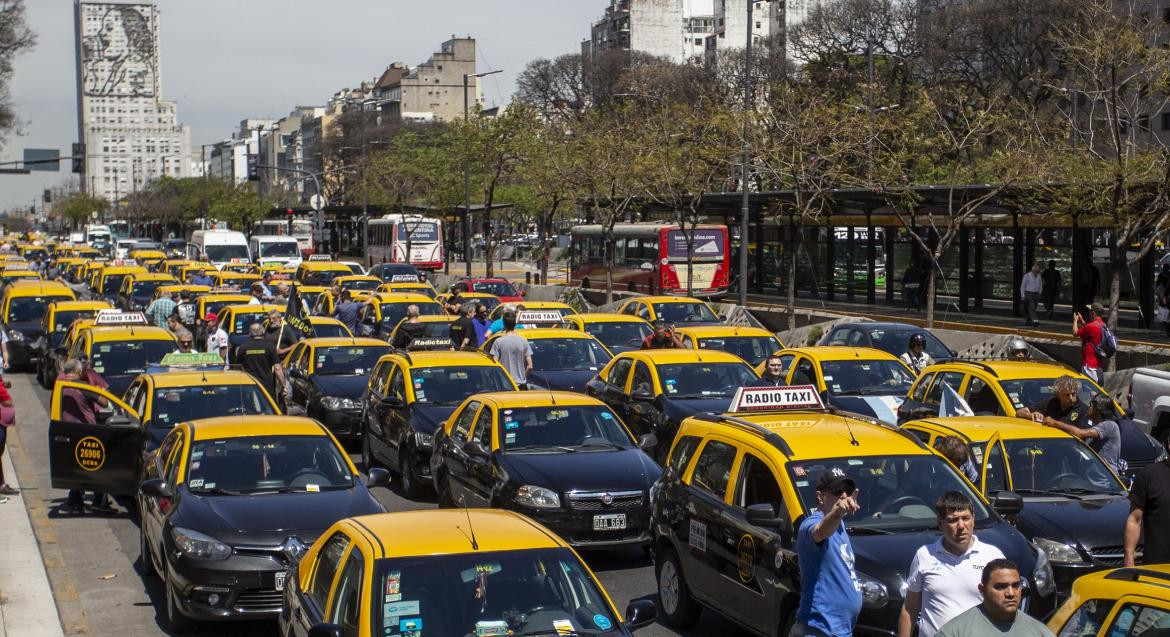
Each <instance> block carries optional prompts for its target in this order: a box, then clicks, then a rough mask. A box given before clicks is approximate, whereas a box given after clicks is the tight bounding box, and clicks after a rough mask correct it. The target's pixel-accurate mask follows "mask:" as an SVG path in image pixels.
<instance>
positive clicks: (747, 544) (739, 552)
mask: <svg viewBox="0 0 1170 637" xmlns="http://www.w3.org/2000/svg"><path fill="white" fill-rule="evenodd" d="M735 554H736V562H737V563H738V565H739V581H741V582H743V583H744V584H747V583H748V582H750V581H752V578H754V577H755V576H756V568H755V567H756V541H755V539H753V538H752V536H750V535H745V536H743V537H741V538H739V546H738V547H736V551H735Z"/></svg>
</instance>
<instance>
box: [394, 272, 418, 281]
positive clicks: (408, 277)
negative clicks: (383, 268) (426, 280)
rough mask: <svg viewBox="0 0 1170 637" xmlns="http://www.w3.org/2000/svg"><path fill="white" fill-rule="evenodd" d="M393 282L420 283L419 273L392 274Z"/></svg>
mask: <svg viewBox="0 0 1170 637" xmlns="http://www.w3.org/2000/svg"><path fill="white" fill-rule="evenodd" d="M390 282H391V283H418V275H417V274H392V275H390Z"/></svg>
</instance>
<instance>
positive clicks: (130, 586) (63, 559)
mask: <svg viewBox="0 0 1170 637" xmlns="http://www.w3.org/2000/svg"><path fill="white" fill-rule="evenodd" d="M7 378H8V380H10V381H12V389H11V393H12V397H13V399H14V401H15V403H16V405H17V411H18V426H17V427H16V431H15V435H11V436H10V437H9V452H10V453H11V455H12V458H13V462H14V464H15V465H16V468H17V473H18V477H19V479H20V482H21V484H22V486H23V493H24V497H25V502H26V506H27V507H28V510H29V517H30V519H31V520H32V523H33V528H34V531H35V532H36V534H37V541H38V543H39V545H40V547H41V552H42V555H43V557H44V561H45V566H46V569H47V571H48V574H49V581H50V583H51V584H52V587H53V594H54V597H55V598H56V601H57V605H58V612H59V613H60V615H61V620H62V624H63V626H64V629H65V634H66V635H92V636H94V637H137V636H139V635H159V634H167V633H166V630H165V628H164V624H163V618H162V614H161V613H162V612H163V608H164V598H163V587H162V584H161V582H160V581H159V580H158V578H156V577H149V578H144V577H143V576H141V575H140V574H139V571H138V566H139V564H138V524H137V518H136V516H135V515H134V514H132V513H130V512H127V511H126V510H125V509H123V508H121V507H118V509H117V512H116V513H111V514H102V513H95V512H87V513H86V514H84V515H80V516H62V515H59V514H58V513H57V507H58V506H59V505H60V504H61V503H62V502H63V501H64V498H65V491H63V490H59V489H52V488H51V487H50V486H49V463H48V434H47V429H48V422H49V416H48V407H49V392H47V391H46V390H44V389H43V388H41V387H40V386H39V385H38V384H37V383H36V380H35V378H34V377H33V376H32V375H29V374H11V375H10V376H8V377H7ZM351 458H353V460H354V462H355V464H357V463H358V462H360V460H359V458H358V456H357V455H356V454H355V455H352V456H351ZM374 494H375V496H377V498H378V499H379V501H381V502H382V504H383V505H384V506H385V507H386V509H387V510H388V511H391V512H393V511H407V510H412V509H430V508H436V507H437V504H436V503H435V500H434V499H433V497H432V498H429V499H426V500H408V499H406V498H404V497H403V496H402V495H401V494H399V493H398V492H397V490H396V489H395V487H394V486H393V485H392V486H391V487H390V488H376V489H374ZM582 557H584V559H585V560H586V562H588V564H589V566H590V567H591V568H592V569H593V571H594V572H595V573H596V574H597V576H598V578H600V580H601V582H602V584H603V585H604V586H605V588H606V590H607V591H608V592H609V595H610V597H611V598H612V599H613V600H614V603H615V604H617V605H618V607H619V610H622V611H624V610H625V606H626V604H627V603H629V601H630V600H633V599H640V598H651V599H656V598H657V595H656V591H657V587H656V586H655V582H654V568H653V566H652V564H651V563H650V560H649V558H647V557H646V556H645V555H644V554H643V552H642V550H641V549H640V548H630V549H623V550H612V551H590V552H585V553H583V555H582ZM277 633H278V631H277V629H276V623H275V622H274V621H273V622H246V623H243V622H239V623H218V624H203V625H197V626H196V627H195V629H194V630H193V631H191V632H188V633H184V634H187V635H208V636H211V635H216V636H221V635H222V636H232V635H241V636H243V635H249V636H251V635H273V636H275V635H277ZM714 634H718V635H720V636H721V637H741V636H746V635H747V634H748V633H747V632H746V631H743V630H740V629H739V628H738V627H736V626H734V625H732V624H731V623H730V622H728V621H727V620H725V619H723V618H722V617H720V616H718V615H716V614H714V613H711V612H704V613H703V616H702V619H701V620H700V621H699V623H698V624H697V625H696V626H695V627H694V628H692V629H690V630H688V631H685V632H678V631H675V630H672V629H670V628H668V627H666V626H664V625H662V624H661V623H659V624H655V625H653V626H649V627H647V628H644V629H642V630H641V631H639V632H638V635H644V636H646V637H657V636H661V635H714Z"/></svg>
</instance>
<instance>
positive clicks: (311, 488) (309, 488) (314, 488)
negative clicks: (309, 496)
mask: <svg viewBox="0 0 1170 637" xmlns="http://www.w3.org/2000/svg"><path fill="white" fill-rule="evenodd" d="M305 492H306V493H320V492H321V487H320V486H318V485H315V484H306V485H305Z"/></svg>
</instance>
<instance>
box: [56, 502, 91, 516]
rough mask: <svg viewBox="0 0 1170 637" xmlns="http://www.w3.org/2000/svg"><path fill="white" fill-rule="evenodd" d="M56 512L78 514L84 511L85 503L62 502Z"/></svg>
mask: <svg viewBox="0 0 1170 637" xmlns="http://www.w3.org/2000/svg"><path fill="white" fill-rule="evenodd" d="M57 512H58V513H60V514H61V515H78V514H81V513H85V505H84V504H62V505H61V506H60V507H59V508H58V509H57Z"/></svg>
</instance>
